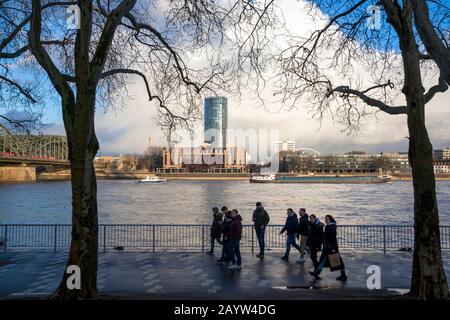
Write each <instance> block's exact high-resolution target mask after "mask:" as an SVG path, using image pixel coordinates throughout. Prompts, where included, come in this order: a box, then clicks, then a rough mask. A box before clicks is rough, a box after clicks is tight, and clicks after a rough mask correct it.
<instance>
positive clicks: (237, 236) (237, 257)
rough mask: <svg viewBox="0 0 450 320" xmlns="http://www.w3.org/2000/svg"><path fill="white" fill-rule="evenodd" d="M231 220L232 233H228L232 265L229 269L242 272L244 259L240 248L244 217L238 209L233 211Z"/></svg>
mask: <svg viewBox="0 0 450 320" xmlns="http://www.w3.org/2000/svg"><path fill="white" fill-rule="evenodd" d="M231 219H232V220H231V225H230V231H229V232H228V235H227V239H228V240H229V241H230V255H231V262H232V263H231V265H230V266H229V267H228V269H231V270H241V269H242V259H241V250H240V247H239V246H240V242H241V237H242V217H241V216H240V215H239V213H238V211H237V210H236V209H233V210H232V211H231Z"/></svg>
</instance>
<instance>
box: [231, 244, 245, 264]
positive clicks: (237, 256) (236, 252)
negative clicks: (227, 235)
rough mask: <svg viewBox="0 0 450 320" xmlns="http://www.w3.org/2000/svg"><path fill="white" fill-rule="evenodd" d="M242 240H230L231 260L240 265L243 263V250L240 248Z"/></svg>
mask: <svg viewBox="0 0 450 320" xmlns="http://www.w3.org/2000/svg"><path fill="white" fill-rule="evenodd" d="M240 242H241V241H240V240H230V253H231V262H232V263H233V264H237V265H238V266H241V265H242V259H241V250H240V248H239V244H240Z"/></svg>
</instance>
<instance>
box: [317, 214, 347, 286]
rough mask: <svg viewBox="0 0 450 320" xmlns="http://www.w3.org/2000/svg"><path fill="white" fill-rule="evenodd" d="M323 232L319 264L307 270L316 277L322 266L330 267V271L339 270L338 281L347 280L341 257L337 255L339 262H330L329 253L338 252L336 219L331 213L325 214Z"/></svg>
mask: <svg viewBox="0 0 450 320" xmlns="http://www.w3.org/2000/svg"><path fill="white" fill-rule="evenodd" d="M325 224H326V226H325V233H324V243H323V250H322V254H321V255H320V260H319V265H318V267H317V268H316V269H315V270H314V271H313V272H311V271H310V272H309V273H310V274H311V275H312V276H314V278H316V279H318V278H319V274H320V273H321V272H322V269H323V268H330V271H336V270H340V271H341V275H340V276H339V277H337V278H336V280H339V281H347V275H346V274H345V266H344V262H343V261H342V258H341V257H340V255H339V264H338V265H337V266H334V267H333V266H332V265H331V263H330V255H333V254H339V248H338V242H337V236H336V229H337V227H336V220H334V218H333V217H332V216H331V215H326V216H325Z"/></svg>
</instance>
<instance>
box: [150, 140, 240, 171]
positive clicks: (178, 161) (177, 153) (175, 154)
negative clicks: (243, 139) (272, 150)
mask: <svg viewBox="0 0 450 320" xmlns="http://www.w3.org/2000/svg"><path fill="white" fill-rule="evenodd" d="M246 170H247V153H246V151H245V150H244V149H243V148H239V147H228V148H225V149H223V148H211V147H210V146H208V145H204V146H201V147H198V148H172V149H169V148H164V149H163V168H161V169H158V171H160V172H211V173H221V172H222V173H225V172H227V173H233V172H235V173H237V172H245V171H246Z"/></svg>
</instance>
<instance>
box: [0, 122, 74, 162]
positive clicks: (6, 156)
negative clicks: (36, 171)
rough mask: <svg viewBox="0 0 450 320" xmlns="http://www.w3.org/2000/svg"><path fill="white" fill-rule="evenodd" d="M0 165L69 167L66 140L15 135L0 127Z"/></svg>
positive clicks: (45, 136)
mask: <svg viewBox="0 0 450 320" xmlns="http://www.w3.org/2000/svg"><path fill="white" fill-rule="evenodd" d="M0 164H4V165H6V164H26V165H63V166H64V165H66V166H68V165H69V161H68V147H67V138H66V137H64V136H56V135H15V134H11V132H10V131H9V130H8V129H6V128H5V127H4V126H2V125H0Z"/></svg>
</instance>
